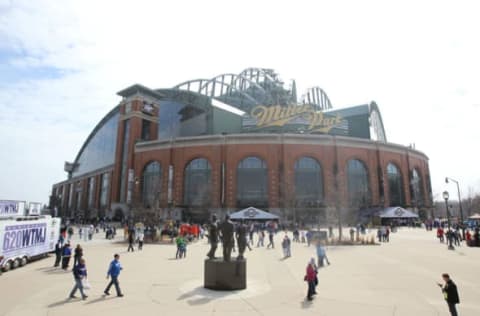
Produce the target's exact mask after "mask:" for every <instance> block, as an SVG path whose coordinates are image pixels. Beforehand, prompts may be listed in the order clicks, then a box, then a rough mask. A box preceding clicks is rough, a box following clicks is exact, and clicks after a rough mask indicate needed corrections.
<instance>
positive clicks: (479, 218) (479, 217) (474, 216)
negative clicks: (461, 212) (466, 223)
mask: <svg viewBox="0 0 480 316" xmlns="http://www.w3.org/2000/svg"><path fill="white" fill-rule="evenodd" d="M468 219H473V220H480V214H478V213H475V214H473V215H472V216H470V217H469V218H468Z"/></svg>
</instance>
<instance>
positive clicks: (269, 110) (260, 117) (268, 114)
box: [250, 104, 342, 133]
mask: <svg viewBox="0 0 480 316" xmlns="http://www.w3.org/2000/svg"><path fill="white" fill-rule="evenodd" d="M250 115H251V116H252V117H253V118H255V119H256V120H257V124H256V125H257V127H259V128H262V127H270V126H284V125H285V124H287V123H288V122H290V121H292V120H295V119H301V120H302V121H305V123H306V124H307V125H308V128H307V129H308V130H309V131H310V132H322V133H327V132H328V131H330V130H331V129H332V128H333V127H334V126H335V125H338V124H339V123H340V122H342V118H341V117H340V116H339V115H335V116H327V115H325V114H324V113H323V112H320V111H315V109H314V107H313V106H312V105H310V104H302V105H289V106H281V105H273V106H263V105H259V106H256V107H254V108H253V109H252V111H251V112H250Z"/></svg>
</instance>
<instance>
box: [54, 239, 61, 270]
mask: <svg viewBox="0 0 480 316" xmlns="http://www.w3.org/2000/svg"><path fill="white" fill-rule="evenodd" d="M60 261H62V243H61V242H60V240H59V241H57V243H56V244H55V264H54V265H53V266H54V267H58V266H59V265H60Z"/></svg>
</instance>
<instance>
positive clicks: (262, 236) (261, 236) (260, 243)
mask: <svg viewBox="0 0 480 316" xmlns="http://www.w3.org/2000/svg"><path fill="white" fill-rule="evenodd" d="M264 239H265V232H264V231H263V229H261V230H260V231H259V232H258V242H257V248H258V247H263V246H264V245H263V240H264Z"/></svg>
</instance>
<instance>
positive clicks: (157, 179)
mask: <svg viewBox="0 0 480 316" xmlns="http://www.w3.org/2000/svg"><path fill="white" fill-rule="evenodd" d="M161 189H162V166H161V165H160V163H159V162H158V161H152V162H150V163H149V164H147V165H146V166H145V168H144V169H143V173H142V198H143V205H144V206H145V207H154V206H155V204H156V203H155V202H157V201H158V200H159V199H160V192H161Z"/></svg>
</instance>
